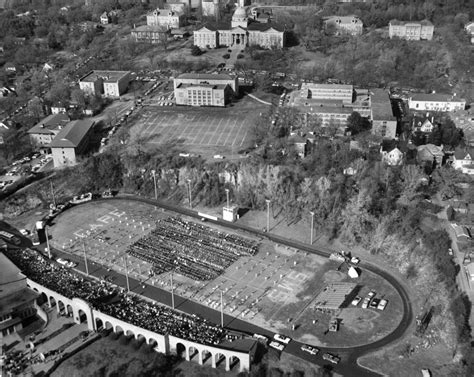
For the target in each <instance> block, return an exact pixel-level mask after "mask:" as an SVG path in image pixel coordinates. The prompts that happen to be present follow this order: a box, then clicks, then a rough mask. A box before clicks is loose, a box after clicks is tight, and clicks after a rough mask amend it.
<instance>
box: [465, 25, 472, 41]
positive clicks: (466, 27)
mask: <svg viewBox="0 0 474 377" xmlns="http://www.w3.org/2000/svg"><path fill="white" fill-rule="evenodd" d="M464 29H465V30H466V31H467V34H468V35H469V36H470V37H471V43H473V44H474V22H469V23H467V24H466V25H465V26H464Z"/></svg>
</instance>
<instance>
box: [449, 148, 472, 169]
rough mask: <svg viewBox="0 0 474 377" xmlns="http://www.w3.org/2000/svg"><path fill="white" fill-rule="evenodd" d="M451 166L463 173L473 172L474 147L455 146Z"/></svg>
mask: <svg viewBox="0 0 474 377" xmlns="http://www.w3.org/2000/svg"><path fill="white" fill-rule="evenodd" d="M453 168H454V169H456V170H460V171H461V172H463V173H464V174H474V148H473V147H470V148H460V147H458V148H456V150H455V151H454V155H453Z"/></svg>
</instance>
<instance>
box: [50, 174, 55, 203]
mask: <svg viewBox="0 0 474 377" xmlns="http://www.w3.org/2000/svg"><path fill="white" fill-rule="evenodd" d="M49 183H50V185H51V196H52V197H53V205H54V208H56V198H55V197H54V189H53V180H50V181H49Z"/></svg>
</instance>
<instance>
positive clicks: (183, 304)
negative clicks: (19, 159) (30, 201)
mask: <svg viewBox="0 0 474 377" xmlns="http://www.w3.org/2000/svg"><path fill="white" fill-rule="evenodd" d="M114 199H122V200H136V201H140V202H144V203H148V204H150V205H155V206H159V207H161V208H164V209H166V210H169V211H173V212H177V213H180V214H182V215H186V216H191V217H194V218H200V216H199V215H198V214H197V212H195V211H193V210H191V209H187V208H183V207H179V206H175V205H172V204H169V203H166V202H161V201H158V202H157V201H154V200H151V199H145V198H139V197H135V196H119V197H116V198H114ZM99 200H109V199H99ZM207 221H208V222H210V223H215V224H218V225H219V226H224V227H228V228H231V229H234V230H240V231H243V232H248V233H251V234H253V235H257V236H260V237H266V238H267V239H269V240H272V241H274V242H276V243H279V244H283V245H287V246H289V247H293V248H297V249H299V250H303V251H307V252H310V253H314V254H317V255H320V256H323V257H328V256H329V254H330V251H329V250H319V249H316V248H314V247H311V246H309V245H307V244H302V243H299V242H296V241H292V240H288V239H286V238H283V237H280V236H277V235H274V234H271V233H263V232H261V231H258V230H256V229H254V228H251V227H248V226H245V225H242V224H236V223H229V222H226V221H223V220H220V219H218V220H217V221H215V220H211V219H208V220H207ZM43 250H44V246H42V249H41V251H43ZM53 253H54V254H55V255H56V257H59V256H64V257H65V258H68V259H73V260H75V261H77V262H78V266H77V269H79V270H80V271H83V272H84V271H85V264H84V260H83V259H81V258H79V257H78V256H75V255H71V254H68V253H65V252H62V251H60V250H53ZM359 266H360V267H361V268H365V269H367V270H369V271H371V272H373V273H375V274H377V275H379V276H381V277H383V278H384V279H386V280H387V281H388V282H389V283H390V284H391V285H392V286H393V287H394V288H395V289H396V291H397V292H398V293H399V295H400V297H401V298H402V302H403V317H402V320H401V321H400V324H399V325H398V326H397V328H396V329H395V330H394V331H392V332H391V333H390V334H389V335H387V336H386V337H384V338H382V339H379V340H378V341H376V342H374V343H371V344H367V345H362V346H356V347H348V348H344V347H320V348H321V352H320V353H319V354H318V355H316V356H311V355H309V354H307V353H304V352H302V351H301V349H300V347H301V345H302V343H300V342H296V341H292V342H291V343H290V344H289V345H288V346H287V347H286V349H285V351H284V352H288V353H290V354H292V355H295V356H298V357H300V358H302V359H305V360H307V361H309V362H312V363H314V364H318V365H321V366H324V365H327V366H330V367H332V368H333V370H334V371H336V372H337V373H340V374H342V375H346V376H379V374H377V373H375V372H372V371H369V370H367V369H365V368H362V367H360V366H359V365H357V359H358V358H359V357H360V356H362V355H364V354H366V353H369V352H371V351H374V350H376V349H379V348H381V347H383V346H385V345H387V344H389V343H392V342H394V341H395V340H397V339H399V338H400V337H402V336H403V335H404V334H405V332H406V330H407V329H408V327H409V326H410V324H411V322H412V320H413V313H412V308H411V303H410V299H409V296H408V294H407V292H406V291H405V288H404V287H403V285H402V284H400V283H399V282H398V281H397V279H396V278H395V277H393V276H392V275H390V274H389V273H388V272H386V271H384V270H382V269H380V268H378V267H377V266H375V265H372V264H370V263H367V262H361V263H360V265H359ZM89 274H91V275H93V276H95V277H101V276H104V275H107V276H110V277H111V278H112V279H113V282H114V283H115V284H117V285H120V286H122V287H126V279H125V276H124V275H122V274H120V273H117V272H115V271H108V270H107V269H105V268H104V267H103V266H100V265H98V264H89ZM129 282H130V289H131V290H132V291H133V292H135V293H138V294H141V295H143V296H146V297H148V298H150V299H153V300H156V301H158V302H161V303H163V304H165V305H169V306H171V293H170V292H167V291H165V290H163V289H160V288H158V287H155V286H151V285H148V284H145V285H144V286H145V288H143V284H141V283H140V282H139V281H137V280H135V279H133V278H130V279H129ZM174 298H175V307H176V309H179V310H182V311H184V312H187V313H196V314H199V315H201V316H203V317H204V318H207V319H209V320H211V321H213V322H214V323H220V312H219V311H216V310H213V309H210V308H209V307H207V306H204V305H201V304H198V303H196V302H194V301H190V300H189V299H187V298H184V297H181V296H178V295H174ZM224 325H225V326H226V327H227V328H229V329H235V330H239V331H243V332H246V333H250V334H252V333H259V334H263V335H267V336H268V337H271V338H272V337H273V335H274V333H273V332H271V331H268V330H266V329H263V328H260V327H258V326H255V325H253V324H251V323H248V322H245V321H242V320H240V319H236V318H235V317H232V316H229V315H226V314H225V315H224ZM324 352H331V353H334V354H337V355H339V356H340V357H341V359H342V361H341V363H340V364H339V365H337V366H333V365H331V364H330V363H328V362H327V361H324V360H323V359H322V357H321V356H322V354H323V353H324Z"/></svg>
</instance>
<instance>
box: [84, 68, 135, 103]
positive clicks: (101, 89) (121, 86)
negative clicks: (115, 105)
mask: <svg viewBox="0 0 474 377" xmlns="http://www.w3.org/2000/svg"><path fill="white" fill-rule="evenodd" d="M129 82H130V71H91V72H89V73H88V74H87V75H85V76H83V77H81V78H80V79H79V88H80V89H81V90H82V91H83V92H84V93H86V94H89V95H103V96H104V97H120V96H121V95H122V94H123V93H125V91H126V90H127V87H128V84H129Z"/></svg>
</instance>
